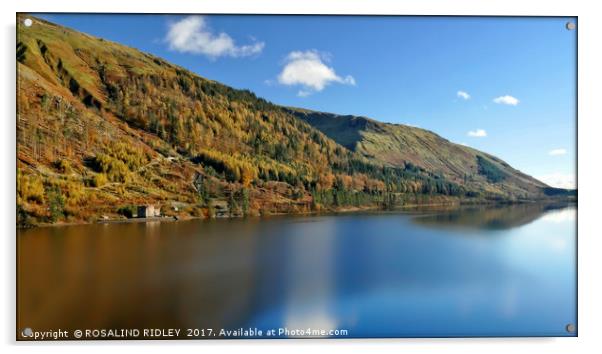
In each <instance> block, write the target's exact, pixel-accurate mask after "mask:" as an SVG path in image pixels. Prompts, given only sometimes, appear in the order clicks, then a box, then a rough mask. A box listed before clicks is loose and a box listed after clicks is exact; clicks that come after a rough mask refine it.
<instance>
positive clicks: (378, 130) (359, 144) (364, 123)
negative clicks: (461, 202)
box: [289, 108, 548, 197]
mask: <svg viewBox="0 0 602 354" xmlns="http://www.w3.org/2000/svg"><path fill="white" fill-rule="evenodd" d="M289 111H290V112H291V113H293V114H295V115H296V116H297V117H299V118H301V119H303V120H304V121H306V122H308V123H309V124H311V125H312V126H314V127H315V128H317V129H319V130H320V131H322V132H323V133H324V134H326V135H327V136H328V137H330V138H331V139H333V140H334V141H336V142H337V143H339V144H341V145H343V146H345V147H346V148H347V149H349V150H351V151H354V152H357V153H359V154H361V155H362V156H364V157H366V158H369V159H372V160H377V161H379V162H383V163H385V164H388V165H391V166H398V167H404V166H407V165H408V164H412V165H415V166H418V167H420V168H423V169H425V170H427V171H430V172H433V173H436V174H441V175H442V176H443V177H445V178H446V179H448V180H450V181H453V182H455V183H459V184H462V185H464V186H466V187H468V188H470V189H474V190H483V191H489V192H493V193H499V194H502V195H507V196H511V195H514V196H516V195H524V196H525V197H528V196H532V195H536V194H538V193H540V192H541V190H542V188H547V187H548V186H547V185H546V184H544V183H543V182H540V181H538V180H536V179H535V178H533V177H531V176H528V175H526V174H524V173H522V172H520V171H518V170H516V169H514V168H512V167H511V166H510V165H508V164H507V163H506V162H504V161H502V160H501V159H499V158H497V157H495V156H492V155H489V154H487V153H484V152H481V151H478V150H476V149H473V148H470V147H468V146H464V145H460V144H455V143H452V142H450V141H449V140H447V139H445V138H442V137H441V136H439V135H437V134H435V133H433V132H431V131H428V130H425V129H421V128H417V127H412V126H408V125H403V124H390V123H382V122H378V121H376V120H374V119H370V118H366V117H358V116H351V115H337V114H332V113H323V112H315V111H310V110H306V109H297V108H290V109H289Z"/></svg>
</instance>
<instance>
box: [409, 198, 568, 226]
mask: <svg viewBox="0 0 602 354" xmlns="http://www.w3.org/2000/svg"><path fill="white" fill-rule="evenodd" d="M567 207H569V203H554V204H549V203H548V204H544V203H530V204H513V205H499V206H493V207H492V206H467V207H461V208H459V209H454V210H438V211H435V212H434V213H435V214H430V215H418V216H416V217H414V218H413V219H412V220H413V222H414V223H415V224H418V225H423V226H429V227H440V228H447V229H449V228H461V229H479V230H506V229H511V228H515V227H518V226H522V225H526V224H528V223H530V222H532V221H535V220H537V219H539V218H540V217H541V216H543V215H544V214H546V213H547V212H549V211H553V210H560V209H564V208H567Z"/></svg>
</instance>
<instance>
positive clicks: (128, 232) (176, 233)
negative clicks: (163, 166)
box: [17, 205, 576, 338]
mask: <svg viewBox="0 0 602 354" xmlns="http://www.w3.org/2000/svg"><path fill="white" fill-rule="evenodd" d="M548 209H549V208H546V207H544V206H541V205H519V206H512V207H497V208H469V209H462V210H452V211H422V212H414V213H404V214H400V213H390V214H376V213H375V214H363V215H358V214H347V215H335V216H309V217H274V218H268V219H248V220H215V221H200V220H194V221H183V222H174V223H147V224H105V225H100V224H97V225H85V226H68V227H50V228H38V229H30V230H19V231H18V234H17V237H18V275H17V276H18V295H17V297H18V309H17V317H18V318H17V322H18V324H17V328H18V330H19V329H22V328H25V327H30V328H32V329H34V330H45V329H59V328H60V329H66V330H74V329H100V328H107V329H121V328H126V329H131V328H138V329H144V328H160V329H164V328H181V329H183V330H185V329H187V328H198V329H203V328H204V329H208V328H212V329H214V330H219V329H222V328H224V329H238V328H248V327H251V328H258V329H261V330H263V331H266V330H269V329H278V328H288V329H307V328H311V329H325V330H329V329H344V330H347V331H348V335H347V336H349V337H400V336H401V337H405V336H413V337H416V336H513V335H521V336H574V335H575V333H568V332H567V331H566V326H567V325H568V324H575V325H576V253H575V252H576V249H575V247H576V220H575V214H576V210H575V208H574V207H568V208H563V209H554V210H548ZM182 338H183V336H182Z"/></svg>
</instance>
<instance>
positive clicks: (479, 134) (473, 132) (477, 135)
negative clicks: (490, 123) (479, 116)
mask: <svg viewBox="0 0 602 354" xmlns="http://www.w3.org/2000/svg"><path fill="white" fill-rule="evenodd" d="M467 135H468V136H472V137H474V138H484V137H486V136H487V132H486V131H485V129H475V130H471V131H469V132H468V133H467Z"/></svg>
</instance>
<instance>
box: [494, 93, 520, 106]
mask: <svg viewBox="0 0 602 354" xmlns="http://www.w3.org/2000/svg"><path fill="white" fill-rule="evenodd" d="M493 102H495V103H497V104H506V105H509V106H516V105H518V103H519V102H520V101H519V99H518V98H516V97H512V96H510V95H505V96H500V97H496V98H494V99H493Z"/></svg>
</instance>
